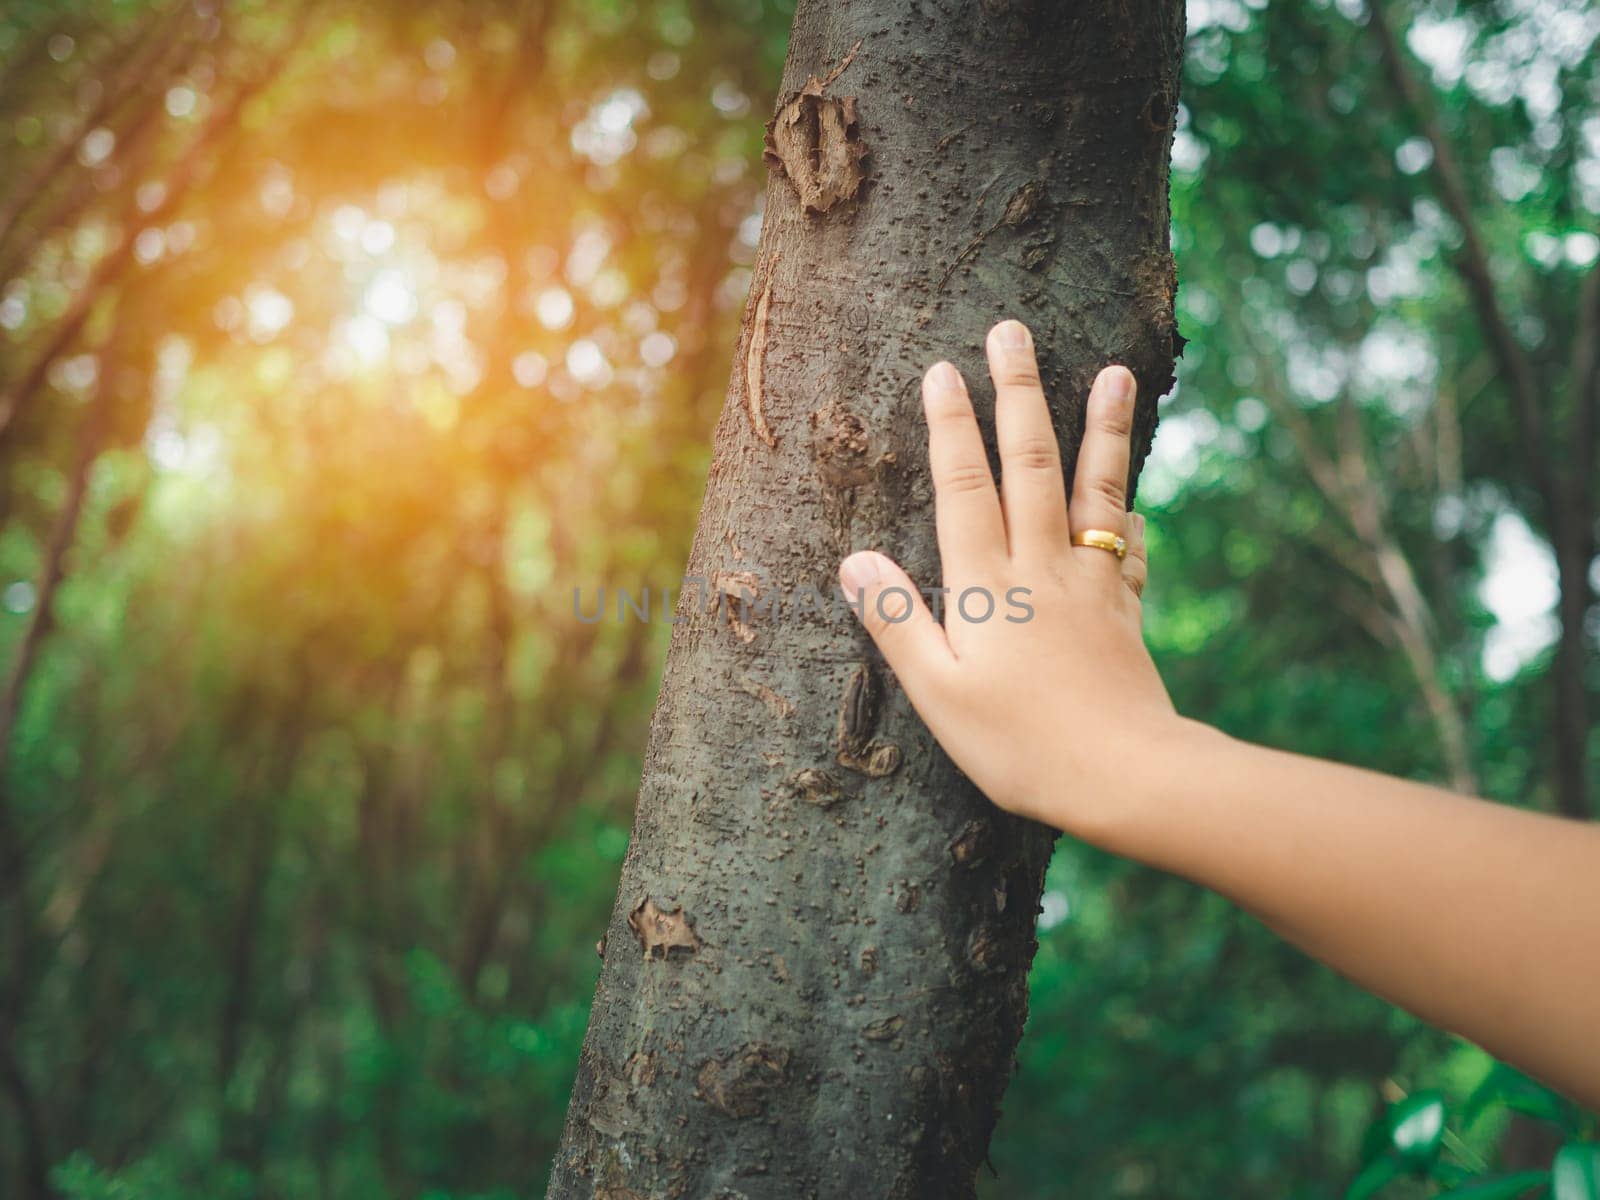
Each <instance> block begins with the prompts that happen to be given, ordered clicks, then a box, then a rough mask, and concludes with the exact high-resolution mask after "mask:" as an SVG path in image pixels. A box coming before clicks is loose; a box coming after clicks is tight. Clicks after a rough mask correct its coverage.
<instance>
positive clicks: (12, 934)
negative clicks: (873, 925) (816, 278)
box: [0, 0, 1600, 1200]
mask: <svg viewBox="0 0 1600 1200" xmlns="http://www.w3.org/2000/svg"><path fill="white" fill-rule="evenodd" d="M791 15H792V11H791V9H790V8H789V7H787V6H785V5H784V4H782V3H772V2H769V0H656V2H647V0H637V2H634V0H585V2H584V3H572V2H570V0H567V2H564V0H434V2H431V3H416V2H410V0H320V2H317V3H311V2H310V0H304V2H301V3H282V2H275V3H267V2H266V0H178V2H169V3H159V2H156V0H7V3H6V4H4V6H3V7H0V523H3V524H0V666H3V669H4V672H5V674H4V687H5V690H4V693H3V695H0V754H3V755H4V761H3V776H0V780H3V782H0V1194H4V1195H7V1196H11V1195H17V1196H32V1195H43V1194H45V1192H44V1191H42V1190H41V1189H43V1188H48V1189H51V1190H54V1191H55V1192H59V1193H60V1194H63V1195H69V1196H73V1197H79V1198H81V1200H94V1198H104V1200H111V1198H112V1197H121V1198H132V1200H145V1198H149V1200H155V1198H157V1197H160V1198H163V1200H165V1198H175V1197H177V1198H187V1197H194V1198H197V1200H198V1198H200V1197H206V1198H213V1197H247V1196H257V1195H260V1196H291V1195H292V1196H327V1197H346V1196H349V1197H356V1196H425V1197H429V1198H430V1200H444V1198H446V1197H451V1198H466V1197H482V1198H485V1200H487V1198H489V1197H495V1198H500V1197H513V1196H532V1195H539V1194H542V1190H543V1186H544V1181H545V1176H546V1173H547V1170H548V1164H549V1159H550V1155H551V1153H552V1151H553V1149H554V1145H555V1140H556V1138H557V1135H558V1133H559V1130H560V1124H561V1119H562V1114H563V1112H564V1109H565V1106H566V1101H567V1095H568V1089H569V1087H570V1084H571V1080H572V1073H573V1070H574V1067H575V1063H576V1057H577V1051H578V1046H579V1043H580V1040H581V1038H582V1034H583V1030H584V1025H585V1019H586V1015H587V1010H588V1004H589V999H590V995H591V991H592V988H593V984H594V980H595V976H596V973H597V968H598V965H599V964H598V960H597V958H596V955H595V939H596V938H597V937H598V936H599V933H600V931H601V930H602V929H603V927H604V924H605V920H606V914H607V912H608V911H609V907H610V904H611V901H612V896H613V889H614V886H615V879H616V873H617V868H618V864H619V863H620V860H621V857H622V854H623V851H624V849H625V847H626V845H627V839H628V829H629V824H630V819H631V810H632V803H633V798H634V792H635V788H636V785H637V782H638V778H639V773H640V757H641V753H642V750H643V747H644V741H645V732H646V726H647V723H648V719H649V712H650V706H651V703H652V701H653V698H654V692H655V688H656V685H657V682H658V679H659V673H660V667H661V662H662V657H663V654H664V651H665V645H666V635H667V626H666V625H665V624H663V623H662V622H661V621H660V620H659V619H657V620H655V621H652V622H648V623H646V622H640V621H636V620H627V621H617V620H605V621H601V622H597V623H592V624H587V623H583V622H580V621H578V620H577V619H575V616H574V607H573V589H574V588H575V587H577V588H582V589H584V590H585V593H586V605H590V606H592V603H593V599H594V596H595V593H596V589H598V588H599V587H601V586H604V587H606V588H607V589H608V592H607V594H608V596H609V597H614V595H615V589H616V588H618V587H622V588H628V589H631V590H633V591H634V592H635V594H637V592H638V591H639V590H640V589H642V588H645V587H649V588H651V589H653V590H656V591H659V589H660V588H661V587H662V586H663V585H665V586H669V587H675V586H676V585H677V582H678V579H679V576H680V572H681V569H682V563H683V561H684V559H685V557H686V554H687V547H688V539H689V535H690V533H691V531H692V528H693V522H694V517H695V513H696V508H697V504H698V501H699V497H700V493H701V488H702V486H703V483H704V476H705V471H706V466H707V461H708V454H709V444H710V430H711V426H712V423H713V422H714V420H715V416H716V412H717V409H718V407H719V405H720V403H721V398H722V395H723V385H724V383H725V381H726V378H727V372H728V369H729V362H730V359H731V355H732V349H733V344H734V334H735V330H736V328H737V323H738V317H739V313H740V310H741V307H742V305H743V304H744V300H745V296H746V292H747V290H748V286H749V264H750V262H751V260H752V257H753V252H754V246H755V242H756V236H757V233H758V231H759V224H760V206H761V198H762V192H763V189H764V186H765V177H766V169H765V167H764V166H763V165H762V161H761V134H762V125H763V123H764V121H765V119H766V117H767V116H768V114H769V112H770V105H771V103H772V101H773V98H774V93H775V89H776V87H777V81H778V74H779V69H780V67H781V64H782V58H783V52H784V47H785V42H786V36H787V32H788V25H789V21H790V17H791ZM1597 38H1600V10H1597V9H1596V8H1594V7H1593V6H1591V5H1587V4H1583V3H1558V2H1555V0H1422V2H1417V3H1409V2H1402V0H1396V2H1395V3H1393V4H1392V5H1387V6H1385V7H1384V8H1383V9H1382V10H1381V11H1380V12H1379V13H1378V14H1376V15H1375V14H1373V13H1372V12H1370V11H1369V9H1368V7H1367V5H1366V4H1364V3H1362V2H1361V0H1337V2H1331V0H1308V2H1306V3H1283V4H1275V5H1271V6H1270V7H1269V6H1267V5H1266V4H1265V3H1264V0H1253V2H1248V3H1247V2H1244V0H1194V2H1193V3H1191V4H1190V6H1189V35H1188V45H1187V59H1186V67H1185V81H1184V91H1183V97H1182V107H1181V109H1180V113H1179V128H1178V133H1177V137H1176V142H1175V145H1174V150H1173V154H1174V166H1173V210H1174V229H1173V241H1174V246H1175V250H1176V255H1177V260H1178V268H1179V276H1180V290H1179V297H1178V306H1179V317H1180V326H1181V329H1182V332H1183V334H1184V335H1185V337H1186V338H1187V339H1188V345H1187V347H1186V350H1185V353H1184V356H1183V360H1182V363H1181V366H1180V373H1179V376H1180V383H1179V386H1178V389H1177V391H1176V392H1175V393H1174V394H1173V395H1172V396H1171V397H1170V398H1169V399H1167V400H1166V401H1164V402H1163V416H1162V423H1161V427H1160V431H1159V432H1158V434H1157V437H1156V441H1155V448H1154V452H1153V457H1152V460H1151V465H1150V467H1149V469H1148V470H1147V472H1146V474H1145V476H1144V480H1143V483H1142V486H1141V491H1140V497H1139V506H1140V508H1141V510H1142V511H1144V512H1145V513H1146V514H1147V515H1148V517H1149V521H1150V527H1151V531H1152V533H1151V540H1152V546H1151V559H1152V563H1153V572H1152V582H1151V584H1150V588H1149V591H1148V593H1147V604H1146V612H1147V629H1148V636H1149V639H1150V642H1151V644H1152V647H1153V649H1154V651H1155V654H1156V656H1157V659H1158V661H1159V663H1160V665H1161V667H1162V670H1163V674H1164V675H1165V677H1166V679H1167V681H1168V683H1169V686H1170V688H1171V690H1172V692H1173V695H1174V698H1175V699H1176V701H1177V704H1178V706H1179V708H1180V709H1181V710H1183V711H1184V712H1186V713H1188V714H1190V715H1193V716H1196V717H1199V718H1202V719H1205V720H1207V721H1210V722H1213V723H1216V724H1218V725H1220V726H1222V727H1223V728H1225V729H1227V730H1228V731H1230V732H1232V733H1234V734H1236V735H1238V736H1241V737H1245V738H1249V739H1252V740H1255V741H1260V742H1264V743H1268V744H1271V745H1276V746H1283V747H1289V748H1293V749H1297V750H1301V751H1305V752H1309V753H1312V754H1318V755H1325V756H1329V757H1333V758H1337V759H1340V760H1343V761H1347V762H1354V763H1361V764H1365V765H1369V766H1372V767H1376V768H1379V769H1381V770H1385V771H1389V772H1394V773H1398V774H1401V775H1406V776H1411V777H1415V778H1421V779H1428V780H1434V781H1438V782H1442V783H1446V784H1451V785H1454V786H1458V787H1461V788H1464V789H1470V790H1476V791H1479V792H1481V793H1482V794H1484V795H1486V796H1489V797H1492V798H1493V799H1495V800H1498V801H1502V802H1505V803H1509V804H1516V805H1523V806H1527V807H1531V808H1538V809H1544V810H1549V811H1558V812H1565V813H1567V814H1569V815H1575V816H1584V817H1593V816H1594V815H1595V814H1596V811H1597V809H1596V785H1595V782H1594V777H1595V772H1596V763H1595V759H1596V753H1597V748H1600V736H1597V735H1596V733H1595V730H1594V724H1595V722H1594V721H1593V719H1592V716H1591V714H1592V713H1593V712H1594V711H1595V710H1596V709H1595V704H1594V702H1593V697H1594V693H1595V690H1596V676H1597V661H1596V659H1597V654H1596V642H1597V632H1600V631H1597V624H1600V620H1597V610H1596V607H1595V593H1596V590H1597V587H1600V566H1597V565H1596V559H1595V544H1594V539H1595V503H1594V498H1595V490H1596V489H1595V445H1596V441H1597V438H1596V418H1595V412H1596V409H1597V408H1600V271H1597V267H1596V264H1597V260H1600V236H1597V229H1600V69H1597V61H1600V55H1597V54H1596V40H1597ZM995 70H996V71H997V72H998V71H1003V70H1004V64H1003V63H996V64H995ZM935 211H936V209H934V208H932V207H930V213H933V212H935ZM656 615H657V617H658V618H659V612H657V614H656ZM1039 928H1040V941H1041V947H1040V952H1039V956H1038V959H1037V961H1036V963H1035V965H1034V968H1033V972H1032V994H1033V999H1032V1006H1031V1015H1030V1020H1029V1026H1028V1032H1027V1034H1026V1036H1025V1038H1024V1040H1023V1043H1022V1048H1021V1052H1020V1060H1021V1061H1020V1069H1019V1072H1018V1075H1017V1077H1016V1079H1015V1081H1014V1083H1013V1085H1012V1087H1011V1089H1010V1092H1009V1093H1008V1097H1007V1103H1006V1113H1005V1116H1004V1118H1003V1119H1002V1122H1001V1125H1000V1130H999V1133H998V1135H997V1138H996V1142H995V1145H994V1148H993V1151H992V1155H991V1158H992V1163H993V1167H994V1176H993V1178H991V1179H990V1180H989V1181H988V1182H987V1183H986V1184H985V1187H986V1188H987V1190H988V1191H990V1192H991V1193H992V1194H994V1195H996V1196H999V1195H1005V1196H1008V1197H1034V1196H1038V1197H1044V1196H1053V1195H1061V1194H1067V1193H1071V1194H1077V1195H1086V1196H1118V1197H1121V1196H1130V1197H1136V1196H1159V1197H1177V1198H1186V1197H1194V1198H1197V1200H1214V1198H1215V1197H1219V1196H1229V1197H1244V1198H1248V1197H1262V1198H1266V1197H1273V1198H1281V1197H1303V1198H1307V1200H1310V1198H1321V1197H1337V1196H1341V1195H1344V1194H1345V1191H1346V1188H1347V1187H1348V1186H1349V1185H1350V1183H1351V1181H1352V1179H1355V1178H1356V1177H1357V1176H1359V1175H1361V1174H1362V1172H1363V1168H1364V1164H1369V1163H1372V1162H1376V1161H1382V1162H1388V1161H1390V1160H1391V1159H1393V1160H1395V1161H1401V1160H1402V1159H1404V1155H1405V1153H1407V1152H1409V1151H1416V1152H1417V1153H1419V1154H1421V1155H1422V1156H1423V1158H1424V1159H1425V1161H1423V1160H1421V1159H1419V1160H1417V1163H1419V1164H1420V1171H1419V1173H1420V1174H1424V1175H1426V1174H1429V1173H1431V1175H1432V1176H1433V1177H1432V1178H1430V1179H1425V1178H1415V1179H1413V1178H1409V1177H1408V1178H1404V1179H1401V1180H1399V1181H1397V1182H1395V1183H1393V1184H1392V1185H1389V1190H1387V1191H1385V1192H1383V1194H1384V1195H1392V1196H1397V1197H1403V1196H1408V1195H1410V1196H1420V1195H1429V1194H1433V1192H1434V1191H1435V1190H1436V1189H1437V1188H1439V1187H1441V1186H1446V1185H1447V1184H1448V1183H1449V1182H1451V1180H1452V1179H1453V1178H1454V1177H1455V1176H1456V1175H1458V1174H1462V1173H1465V1172H1479V1171H1483V1170H1486V1169H1497V1170H1498V1169H1508V1170H1509V1169H1528V1170H1531V1171H1534V1172H1540V1171H1543V1170H1544V1169H1545V1168H1547V1167H1548V1166H1549V1163H1550V1161H1551V1157H1552V1155H1554V1154H1555V1153H1556V1151H1557V1149H1558V1147H1560V1146H1561V1145H1562V1144H1563V1142H1565V1141H1567V1140H1570V1139H1572V1138H1575V1137H1584V1136H1590V1137H1592V1136H1593V1133H1594V1123H1593V1119H1592V1117H1589V1116H1587V1115H1585V1114H1582V1113H1578V1112H1575V1111H1573V1110H1571V1109H1570V1107H1568V1106H1565V1105H1564V1104H1562V1103H1561V1102H1560V1101H1558V1100H1557V1099H1556V1098H1554V1097H1551V1096H1550V1095H1549V1094H1547V1093H1545V1092H1543V1091H1542V1090H1541V1089H1538V1088H1537V1087H1536V1086H1534V1085H1532V1084H1530V1083H1528V1082H1527V1081H1524V1080H1521V1079H1520V1078H1519V1077H1517V1076H1515V1075H1514V1074H1513V1073H1510V1072H1507V1071H1505V1070H1504V1069H1502V1068H1498V1067H1496V1066H1495V1064H1493V1063H1492V1062H1491V1061H1490V1060H1489V1059H1488V1058H1487V1057H1486V1056H1485V1055H1483V1054H1482V1053H1481V1052H1479V1051H1477V1050H1476V1049H1474V1048H1472V1047H1470V1046H1467V1045H1465V1044H1463V1043H1462V1042H1460V1041H1458V1040H1456V1039H1453V1038H1451V1037H1448V1036H1446V1035H1444V1034H1442V1033H1440V1032H1438V1031H1436V1030H1432V1029H1429V1028H1428V1027H1426V1026H1424V1025H1422V1024H1421V1023H1419V1022H1418V1021H1416V1020H1414V1019H1412V1018H1410V1017H1408V1016H1406V1015H1405V1014H1403V1013H1401V1012H1399V1011H1397V1010H1395V1009H1394V1008H1392V1007H1390V1006H1388V1005H1386V1004H1385V1003H1383V1002H1382V1001H1379V1000H1377V999H1374V998H1372V997H1370V996H1367V995H1364V994H1363V993H1361V992H1360V991H1359V990H1357V989H1356V988H1354V987H1353V986H1351V985H1349V984H1348V983H1346V982H1344V981H1342V980H1340V979H1339V978H1337V977H1335V976H1334V975H1332V974H1331V973H1329V972H1328V971H1326V970H1323V969H1321V968H1320V967H1318V966H1316V965H1315V964H1313V963H1312V962H1310V961H1309V960H1307V959H1306V958H1304V957H1303V956H1301V955H1300V954H1299V953H1297V952H1296V951H1294V950H1292V949H1289V948H1287V947H1286V946H1285V945H1283V944H1282V943H1280V942H1279V941H1277V940H1276V939H1275V938H1274V937H1273V936H1271V935H1270V934H1269V933H1267V932H1266V931H1265V930H1264V929H1263V928H1261V927H1260V926H1259V925H1258V924H1256V923H1255V922H1254V921H1252V920H1250V919H1248V918H1246V917H1243V916H1241V915H1240V914H1239V913H1237V912H1236V911H1235V910H1234V909H1232V908H1231V907H1230V906H1229V905H1228V904H1227V903H1226V902H1224V901H1222V900H1221V899H1219V898H1217V897H1215V896H1212V895H1208V894H1206V893H1204V892H1201V891H1199V890H1197V889H1195V888H1193V887H1191V886H1189V885H1187V884H1185V883H1183V882H1181V881H1177V880H1173V879H1171V878H1167V877H1164V876H1161V875H1159V874H1155V873H1151V872H1148V871H1145V870H1141V869H1138V868H1136V867H1133V866H1130V865H1128V864H1126V863H1122V862H1118V861H1113V860H1110V859H1108V858H1106V857H1105V856H1103V855H1100V854H1097V853H1095V852H1093V851H1090V850H1088V849H1086V848H1084V847H1082V846H1080V845H1077V844H1074V843H1071V842H1067V841H1063V842H1062V843H1061V844H1060V846H1059V848H1058V851H1057V855H1056V859H1055V861H1054V864H1053V865H1052V868H1051V873H1050V877H1049V883H1048V885H1047V890H1046V894H1045V897H1044V902H1043V912H1042V913H1041V915H1040V922H1039ZM1396 1104H1398V1105H1399V1106H1400V1107H1399V1108H1398V1109H1396V1108H1394V1107H1392V1106H1394V1105H1396ZM1417 1112H1423V1113H1425V1114H1427V1119H1425V1120H1423V1121H1422V1122H1421V1127H1422V1128H1423V1129H1424V1130H1426V1129H1427V1128H1428V1127H1429V1124H1430V1121H1431V1120H1432V1117H1433V1116H1436V1115H1438V1114H1439V1113H1441V1112H1442V1113H1443V1114H1445V1117H1446V1119H1445V1122H1444V1124H1443V1126H1442V1128H1441V1129H1440V1130H1439V1132H1438V1134H1437V1136H1433V1135H1430V1136H1429V1137H1428V1138H1425V1139H1424V1142H1425V1143H1426V1145H1424V1146H1422V1148H1421V1149H1420V1150H1418V1149H1417V1147H1416V1146H1415V1145H1410V1146H1409V1149H1408V1144H1406V1143H1405V1138H1406V1136H1409V1135H1407V1134H1405V1130H1404V1129H1402V1130H1401V1133H1402V1135H1403V1136H1401V1138H1400V1140H1399V1141H1398V1142H1397V1141H1395V1139H1393V1138H1387V1140H1386V1137H1387V1134H1389V1133H1392V1132H1393V1131H1394V1128H1395V1127H1396V1114H1397V1113H1398V1114H1399V1116H1400V1118H1402V1119H1401V1120H1400V1121H1399V1125H1401V1126H1403V1125H1404V1121H1403V1118H1404V1116H1405V1115H1406V1114H1408V1113H1410V1114H1415V1113H1417ZM1375 1119H1376V1121H1377V1124H1376V1126H1374V1120H1375ZM1386 1121H1387V1122H1388V1123H1387V1124H1385V1122H1386ZM1415 1124H1416V1123H1415V1122H1414V1123H1413V1126H1415ZM1374 1130H1376V1131H1377V1133H1376V1136H1375V1135H1374V1132H1373V1131H1374ZM1411 1132H1412V1133H1414V1132H1415V1127H1413V1128H1412V1130H1411ZM1385 1146H1387V1149H1386V1148H1385ZM1397 1155H1399V1156H1400V1157H1399V1158H1398V1159H1396V1157H1395V1156H1397ZM1405 1161H1406V1162H1408V1163H1409V1162H1411V1160H1405ZM1366 1170H1367V1172H1368V1175H1367V1177H1368V1178H1369V1179H1375V1176H1373V1175H1372V1174H1371V1171H1372V1168H1371V1167H1370V1166H1368V1167H1366ZM1542 1179H1543V1176H1541V1175H1537V1174H1535V1175H1530V1176H1526V1177H1525V1183H1526V1185H1527V1186H1538V1185H1539V1184H1540V1182H1541V1181H1542ZM45 1180H49V1181H50V1182H49V1183H48V1184H46V1183H45V1182H44V1181H45ZM1441 1181H1442V1182H1441ZM1523 1191H1526V1187H1525V1188H1524V1189H1523ZM1503 1194H1504V1195H1506V1196H1515V1195H1520V1194H1523V1193H1522V1192H1520V1191H1506V1192H1504V1193H1503ZM1570 1194H1571V1195H1579V1194H1583V1195H1589V1194H1591V1193H1576V1192H1574V1193H1570Z"/></svg>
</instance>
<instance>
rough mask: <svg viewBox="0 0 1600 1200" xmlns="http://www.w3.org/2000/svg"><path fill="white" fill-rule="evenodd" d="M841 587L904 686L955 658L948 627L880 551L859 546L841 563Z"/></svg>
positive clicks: (908, 577) (906, 577) (904, 574)
mask: <svg viewBox="0 0 1600 1200" xmlns="http://www.w3.org/2000/svg"><path fill="white" fill-rule="evenodd" d="M839 586H840V587H842V588H843V589H844V594H845V598H846V599H847V600H849V602H850V605H851V607H852V608H855V609H856V615H857V616H859V617H860V618H861V623H862V624H863V625H865V626H866V627H867V632H868V633H870V634H871V635H872V640H873V641H874V642H876V643H877V645H878V649H879V650H881V651H882V652H883V657H884V658H885V659H886V660H887V661H888V663H889V666H890V668H891V669H892V670H893V671H894V673H895V675H897V676H898V677H899V679H900V683H901V686H902V687H906V688H907V690H908V691H909V690H911V688H912V686H914V684H915V683H916V682H918V681H920V679H921V678H922V677H923V676H926V675H928V674H930V673H931V672H933V671H935V670H937V669H938V667H939V666H940V665H941V664H944V663H948V662H949V661H950V659H951V653H950V643H949V642H948V641H946V640H945V635H944V627H943V626H941V625H940V624H939V622H937V621H935V620H934V619H933V613H931V612H929V611H928V604H927V601H925V600H924V599H923V598H922V593H921V592H919V591H918V590H917V585H916V584H914V583H912V582H911V577H910V576H909V575H907V574H906V573H905V572H904V571H902V570H901V569H900V566H899V564H898V563H896V562H895V561H894V560H893V559H891V558H889V557H887V556H886V555H882V554H879V553H878V552H877V551H876V550H858V551H856V553H854V554H852V555H851V556H850V557H849V558H847V559H845V560H844V562H842V563H840V564H839Z"/></svg>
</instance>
